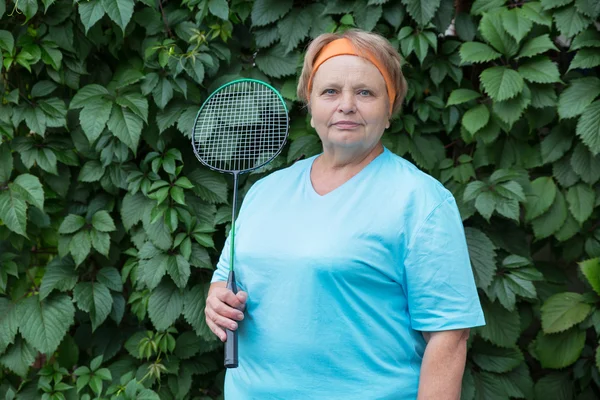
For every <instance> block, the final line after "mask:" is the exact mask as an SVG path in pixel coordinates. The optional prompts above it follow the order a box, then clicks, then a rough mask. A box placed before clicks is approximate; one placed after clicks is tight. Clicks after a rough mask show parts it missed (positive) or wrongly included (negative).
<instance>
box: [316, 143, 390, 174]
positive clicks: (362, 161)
mask: <svg viewBox="0 0 600 400" xmlns="http://www.w3.org/2000/svg"><path fill="white" fill-rule="evenodd" d="M381 153H383V145H382V144H381V142H378V143H377V144H376V145H375V146H374V147H372V148H371V149H367V150H366V151H363V152H360V153H357V152H356V151H347V150H346V151H345V149H339V148H337V147H333V146H332V147H326V146H323V154H322V155H320V156H319V157H318V158H317V160H315V161H317V162H318V164H319V165H320V167H321V169H324V170H330V171H332V172H333V171H339V170H354V169H358V170H360V169H362V168H364V166H366V165H367V164H369V163H370V162H371V161H373V160H374V159H375V158H377V156H378V155H380V154H381Z"/></svg>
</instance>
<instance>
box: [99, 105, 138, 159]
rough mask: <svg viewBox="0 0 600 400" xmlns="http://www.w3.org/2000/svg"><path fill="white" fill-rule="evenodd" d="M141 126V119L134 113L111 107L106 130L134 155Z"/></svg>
mask: <svg viewBox="0 0 600 400" xmlns="http://www.w3.org/2000/svg"><path fill="white" fill-rule="evenodd" d="M143 125H144V123H143V121H142V119H141V118H140V117H138V116H137V115H135V113H133V112H132V111H130V110H128V109H126V108H123V107H117V106H114V107H113V110H112V113H111V115H110V119H109V120H108V129H110V131H111V132H112V133H113V134H114V135H115V136H116V137H118V138H119V140H121V142H123V143H125V144H126V145H127V146H128V147H129V148H130V149H131V150H132V151H133V152H134V153H135V152H136V151H137V147H138V143H139V141H140V136H141V134H142V127H143Z"/></svg>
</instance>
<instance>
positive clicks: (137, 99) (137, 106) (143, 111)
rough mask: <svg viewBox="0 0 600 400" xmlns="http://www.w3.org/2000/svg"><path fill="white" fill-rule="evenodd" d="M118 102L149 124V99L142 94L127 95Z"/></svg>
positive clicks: (119, 98)
mask: <svg viewBox="0 0 600 400" xmlns="http://www.w3.org/2000/svg"><path fill="white" fill-rule="evenodd" d="M116 101H117V104H119V105H121V106H124V107H127V108H129V109H130V110H131V111H133V112H134V113H135V115H137V116H138V117H140V118H141V119H143V120H144V122H148V99H147V98H146V97H144V96H142V95H141V94H140V93H125V94H123V95H122V96H119V97H117V100H116ZM194 117H195V115H194Z"/></svg>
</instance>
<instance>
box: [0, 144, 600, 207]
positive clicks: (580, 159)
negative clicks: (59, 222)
mask: <svg viewBox="0 0 600 400" xmlns="http://www.w3.org/2000/svg"><path fill="white" fill-rule="evenodd" d="M571 167H573V171H575V173H577V175H579V176H580V177H581V180H582V181H584V182H585V183H589V184H590V185H593V184H594V183H596V182H597V181H598V179H600V155H596V156H594V155H593V154H592V153H591V152H590V151H589V150H588V148H587V147H585V145H583V144H582V143H577V145H576V146H575V150H574V151H573V154H572V155H571ZM0 215H2V213H1V212H0Z"/></svg>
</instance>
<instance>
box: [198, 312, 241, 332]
mask: <svg viewBox="0 0 600 400" xmlns="http://www.w3.org/2000/svg"><path fill="white" fill-rule="evenodd" d="M206 316H207V317H208V318H209V319H210V320H211V321H212V322H214V323H215V324H216V325H217V326H219V327H220V328H222V329H224V328H227V329H230V330H232V331H234V330H236V329H237V327H238V324H237V322H235V321H233V320H231V319H229V318H226V317H223V316H222V315H219V314H218V313H216V312H214V311H213V310H207V311H206Z"/></svg>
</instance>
